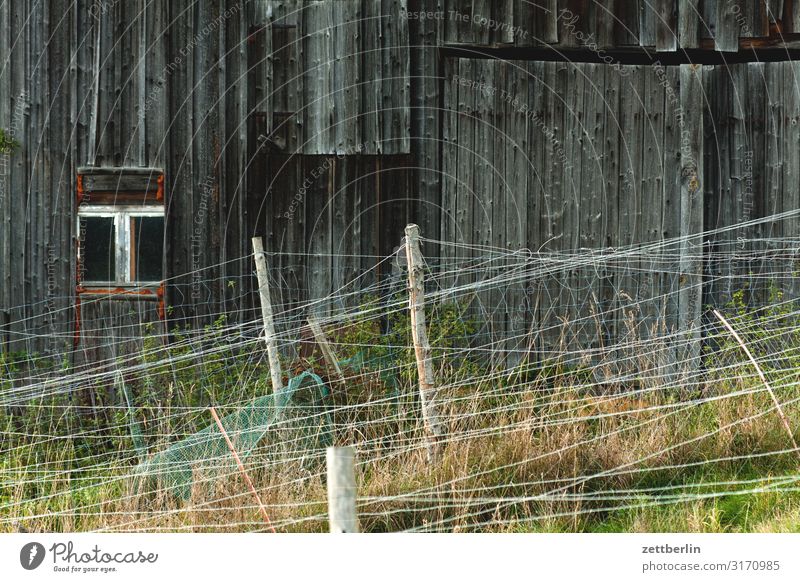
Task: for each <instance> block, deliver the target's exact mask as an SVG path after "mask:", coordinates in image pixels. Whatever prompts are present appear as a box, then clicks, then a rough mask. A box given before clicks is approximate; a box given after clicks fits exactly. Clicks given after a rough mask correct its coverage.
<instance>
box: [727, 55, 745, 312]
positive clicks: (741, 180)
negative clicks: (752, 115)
mask: <svg viewBox="0 0 800 582" xmlns="http://www.w3.org/2000/svg"><path fill="white" fill-rule="evenodd" d="M727 68H728V78H729V79H730V82H731V89H732V91H731V96H730V100H731V104H730V114H729V119H730V122H729V123H730V132H729V135H730V138H729V139H730V146H729V148H730V149H729V154H728V155H729V157H730V161H729V163H728V168H729V171H730V174H731V177H730V190H731V191H730V193H731V197H730V200H729V203H728V205H729V206H730V212H731V219H732V223H731V226H733V225H739V224H741V223H743V222H746V221H747V220H750V217H748V216H747V214H749V212H747V211H746V209H745V196H746V189H747V178H748V173H749V170H748V168H747V164H748V147H749V146H748V137H747V100H748V99H749V96H750V94H751V90H750V88H749V87H748V84H747V83H748V75H747V65H746V64H734V65H729V66H728V67H727ZM728 238H729V241H728V244H727V246H728V252H730V253H731V254H740V253H741V251H742V250H747V251H750V250H751V247H750V245H749V243H742V242H741V241H744V240H746V239H747V231H746V229H743V228H741V227H740V228H737V229H736V230H731V231H730V234H729V237H728ZM742 246H744V248H742ZM729 263H730V267H729V270H730V274H731V277H732V281H731V284H730V286H729V290H730V292H731V293H735V292H736V291H739V290H741V289H743V284H744V283H745V282H746V281H747V278H748V277H747V272H748V270H749V268H748V265H747V264H746V263H744V262H743V261H742V260H740V259H738V258H737V259H731V260H730V261H729ZM732 299H733V296H732V295H731V297H726V298H725V300H726V301H730V300H732Z"/></svg>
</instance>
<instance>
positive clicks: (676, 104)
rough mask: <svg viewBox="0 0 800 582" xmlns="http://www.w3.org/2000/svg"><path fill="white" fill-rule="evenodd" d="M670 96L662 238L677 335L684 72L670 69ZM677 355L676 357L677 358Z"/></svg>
mask: <svg viewBox="0 0 800 582" xmlns="http://www.w3.org/2000/svg"><path fill="white" fill-rule="evenodd" d="M665 73H666V77H665V82H666V87H667V88H666V94H665V96H664V137H663V158H664V162H663V165H664V182H663V187H664V193H663V206H662V210H661V212H662V215H663V220H662V227H663V231H662V233H661V236H662V237H663V240H664V255H663V256H662V257H661V260H660V268H659V271H661V285H660V289H661V292H662V293H664V294H665V296H666V297H665V306H664V307H665V310H664V317H665V321H664V330H665V331H666V332H667V333H668V334H673V333H675V332H676V331H677V330H678V316H679V314H678V311H679V309H680V304H679V283H678V279H679V266H678V264H677V263H678V261H677V260H676V258H675V257H676V256H677V255H678V250H679V244H680V243H679V242H678V241H679V240H680V223H681V180H682V178H681V163H680V162H681V123H682V120H683V117H682V116H683V115H684V113H683V111H682V109H681V102H680V95H681V93H680V68H679V67H667V68H666V71H665ZM675 355H676V354H674V353H673V354H672V356H673V357H674V356H675Z"/></svg>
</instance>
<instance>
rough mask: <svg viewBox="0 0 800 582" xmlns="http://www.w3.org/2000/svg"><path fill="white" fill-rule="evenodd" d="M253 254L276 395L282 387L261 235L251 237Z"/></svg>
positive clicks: (270, 370) (270, 369)
mask: <svg viewBox="0 0 800 582" xmlns="http://www.w3.org/2000/svg"><path fill="white" fill-rule="evenodd" d="M253 256H254V257H255V260H256V276H257V277H258V292H259V297H260V299H261V315H262V317H263V319H264V335H265V336H266V338H265V339H266V342H267V357H268V358H269V373H270V376H271V378H272V391H273V393H274V394H275V396H276V397H277V396H278V394H279V393H280V392H281V391H282V388H283V379H282V374H281V362H280V359H279V357H278V345H277V343H276V341H275V322H274V320H273V318H272V302H271V301H270V297H269V279H268V277H267V259H266V258H265V256H264V245H263V243H262V241H261V237H254V238H253Z"/></svg>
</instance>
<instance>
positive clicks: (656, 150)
mask: <svg viewBox="0 0 800 582" xmlns="http://www.w3.org/2000/svg"><path fill="white" fill-rule="evenodd" d="M421 11H426V12H432V13H433V14H434V17H433V18H428V17H425V18H423V17H420V16H419V14H420V12H421ZM797 12H798V6H797V3H796V2H787V1H783V2H777V1H772V0H770V1H769V2H744V1H742V0H736V1H732V2H730V3H727V2H725V3H723V2H717V3H712V2H708V1H705V0H703V1H694V0H687V1H681V2H677V1H670V0H665V1H659V2H644V1H641V0H638V1H630V2H623V1H622V0H616V1H615V2H609V3H596V2H578V1H573V0H559V1H556V0H546V1H543V2H536V3H535V4H534V3H530V2H527V1H519V0H501V1H497V2H495V1H491V2H489V1H488V0H469V1H463V0H340V1H338V0H337V1H333V0H326V1H323V2H305V1H301V0H228V1H220V2H202V3H201V2H195V1H190V0H173V1H169V2H168V1H166V0H156V1H146V0H126V1H125V2H114V1H111V0H104V1H102V2H101V1H99V0H77V1H74V2H66V1H64V0H46V1H34V0H19V1H18V2H17V1H15V2H13V3H11V2H5V3H2V4H0V127H2V128H4V129H8V130H10V131H11V133H12V136H13V137H14V138H15V139H16V140H17V141H19V142H21V143H22V148H21V149H20V150H18V151H16V152H15V153H14V154H13V155H12V156H10V157H7V158H4V164H5V163H6V162H7V165H8V168H7V170H6V168H5V166H0V169H2V170H3V171H0V185H2V190H0V220H1V221H2V222H0V224H1V225H2V230H1V231H0V266H1V267H2V271H0V275H1V278H0V324H1V325H2V332H1V333H0V341H1V342H2V343H3V345H4V347H5V349H11V350H14V351H17V350H26V351H31V352H33V351H43V350H44V351H53V352H57V351H61V350H63V349H68V348H69V347H71V346H72V341H73V336H74V329H75V325H74V317H75V310H74V305H75V301H74V300H75V270H76V268H75V252H74V250H75V236H76V233H75V220H74V214H75V210H76V208H75V204H76V203H75V175H76V170H77V168H78V167H79V166H91V165H97V166H102V167H117V166H133V167H144V168H149V167H155V168H162V169H163V170H164V173H165V176H166V194H167V205H166V212H167V234H166V236H167V249H166V256H165V263H166V265H165V266H166V273H167V277H168V285H167V290H168V297H167V303H168V306H169V308H170V309H169V316H170V321H171V323H172V324H175V325H180V324H184V323H191V324H193V325H194V324H197V323H198V322H204V321H207V320H208V318H209V317H213V316H215V315H217V314H220V313H227V314H228V315H229V316H230V317H232V318H235V317H240V318H245V319H246V318H250V317H254V316H255V313H254V305H253V296H252V285H253V278H252V276H251V271H252V265H251V259H250V249H249V240H250V237H251V236H252V235H264V236H265V237H266V242H267V248H268V250H269V251H271V252H280V253H283V255H282V256H281V257H280V258H276V259H275V260H276V261H277V264H276V265H274V268H275V271H274V272H275V273H276V276H279V278H280V282H281V284H282V286H283V287H284V291H283V293H284V297H282V299H281V304H282V305H287V306H291V305H297V304H298V303H299V302H301V301H303V300H305V299H311V298H319V297H324V296H326V295H327V294H329V293H331V292H332V291H334V290H336V289H338V288H339V287H340V286H341V284H343V283H344V282H346V281H347V280H348V278H349V277H352V276H357V275H359V274H361V273H364V272H366V271H368V269H369V268H370V267H371V266H372V265H373V264H375V263H376V262H377V261H378V258H379V257H381V256H385V255H386V254H388V253H389V252H391V251H392V249H393V248H394V246H395V245H396V244H397V243H398V242H399V239H400V236H401V234H402V233H401V231H402V226H403V225H404V223H405V222H406V221H415V222H417V223H419V224H420V226H421V229H422V232H423V235H424V236H425V237H427V238H429V239H441V240H445V241H449V242H450V243H455V244H456V245H462V244H463V245H473V244H478V245H493V246H497V247H500V248H503V249H509V250H513V249H520V248H529V249H532V250H533V251H541V253H542V256H549V257H551V258H552V257H555V258H556V259H558V260H559V261H562V262H561V263H558V262H556V263H553V264H551V267H552V269H551V272H550V276H547V277H540V278H539V279H538V280H533V281H516V282H514V283H513V284H511V285H509V286H508V288H507V289H504V290H503V291H502V292H500V291H499V290H493V291H487V292H481V293H479V294H478V297H477V299H478V301H479V302H480V303H481V304H483V305H484V306H491V307H490V308H489V309H484V310H483V312H484V314H485V315H486V316H487V320H488V321H489V324H488V325H487V329H485V330H483V333H486V334H492V333H493V334H495V337H497V338H500V339H498V342H501V344H502V345H506V346H508V347H509V349H511V348H520V346H521V345H522V344H521V343H520V342H521V341H522V340H519V341H517V340H515V338H514V337H513V336H523V335H524V334H525V333H527V332H528V331H529V330H532V329H533V330H535V331H536V334H535V344H534V349H536V350H538V351H540V352H542V353H547V352H550V351H552V350H554V349H557V347H558V346H560V345H561V344H562V342H566V344H567V345H569V346H570V347H574V348H587V349H590V348H593V347H598V346H599V345H600V344H601V343H603V344H604V345H607V343H608V342H614V341H616V339H619V338H622V337H625V336H624V334H625V333H627V330H626V329H624V326H623V324H622V323H621V322H622V321H623V319H624V317H623V316H624V315H625V314H626V313H627V312H626V309H627V307H626V305H636V307H635V309H637V310H639V311H638V312H637V317H638V318H639V319H638V320H637V321H638V331H637V333H643V334H645V335H646V334H647V330H649V329H651V328H653V327H655V326H662V327H666V328H669V329H673V328H675V329H679V330H685V331H686V332H687V333H693V332H692V330H693V325H694V323H695V322H696V320H697V319H698V318H699V314H700V310H701V306H702V304H703V303H704V302H707V301H711V300H713V301H715V302H720V301H721V302H724V301H726V300H727V298H729V297H730V295H731V292H732V287H731V285H732V284H733V283H732V281H733V280H734V279H735V278H736V277H735V276H734V275H736V273H744V272H745V271H746V270H748V269H749V268H750V267H748V266H743V265H740V264H737V265H729V266H724V265H722V266H720V265H719V264H717V263H714V264H713V269H715V270H708V269H707V272H705V273H703V271H702V264H703V255H702V248H703V247H702V245H701V243H702V237H694V238H688V239H686V238H684V239H677V240H673V239H675V237H681V236H683V237H687V236H689V237H691V236H692V235H694V234H696V233H700V232H702V231H703V229H704V228H705V229H713V228H715V227H716V226H719V225H733V224H737V223H738V222H741V221H743V220H746V219H748V218H750V217H752V218H758V217H759V216H765V215H767V214H769V213H771V212H773V211H778V210H781V209H793V208H796V207H797V205H798V204H800V199H799V198H800V184H798V179H797V175H798V171H799V170H798V165H799V164H800V162H798V159H797V157H798V155H800V154H797V152H798V151H800V148H798V147H797V146H798V142H797V140H798V134H797V131H798V130H797V128H798V123H797V119H798V113H797V109H798V104H797V100H798V98H797V86H798V84H797V83H796V79H795V73H796V67H795V66H794V65H793V64H790V63H744V64H736V65H730V66H726V65H724V64H718V65H715V66H713V67H695V66H691V65H680V66H670V67H665V68H664V67H660V66H657V65H635V66H634V65H622V64H619V63H618V62H614V63H613V64H610V65H605V64H594V63H589V62H580V61H581V60H587V61H591V60H593V59H596V58H597V56H598V51H599V49H601V48H605V47H607V48H614V49H620V51H619V53H620V54H622V52H624V51H632V52H635V53H636V54H637V55H638V56H639V58H651V59H652V60H654V61H655V60H656V59H657V58H659V57H660V55H661V54H663V51H672V50H677V49H697V50H698V51H700V52H704V54H712V55H714V54H716V53H717V52H718V51H733V50H737V49H739V55H738V56H739V57H742V58H744V56H746V55H747V54H752V55H755V53H752V50H750V48H746V49H745V48H742V47H743V46H744V47H752V46H765V47H774V46H784V47H789V48H791V47H794V46H795V43H796V42H797V39H798V38H799V37H798V36H797V34H798V33H800V24H798V17H797ZM414 14H416V15H417V16H416V17H415V16H414ZM436 15H438V16H436ZM575 17H577V18H575ZM490 20H491V22H490ZM796 31H797V32H796ZM743 39H744V41H743ZM455 45H459V46H463V45H468V47H470V49H474V50H475V51H476V52H475V56H476V58H469V59H468V58H456V57H454V56H452V51H451V50H450V48H451V47H453V46H455ZM494 45H497V46H501V47H506V46H507V47H523V48H524V47H542V46H545V47H546V46H548V45H550V46H554V47H555V48H557V49H567V48H569V49H571V50H573V52H571V53H570V58H571V59H573V61H574V62H569V60H564V61H563V62H534V61H527V62H525V61H519V60H515V61H509V62H505V61H501V60H491V59H485V58H477V57H482V56H485V55H482V54H481V49H482V48H484V47H490V46H494ZM642 47H644V48H645V49H647V50H641V49H642ZM651 48H655V49H656V51H655V52H652V51H650V49H651ZM575 51H577V52H575ZM581 51H582V52H581ZM748 51H749V52H748ZM529 52H530V51H529ZM649 53H652V55H651V57H647V54H649ZM531 54H534V53H533V52H531ZM676 54H680V50H679V51H678V53H676ZM772 54H773V55H774V54H775V53H774V52H773V53H772ZM581 56H583V57H585V58H583V59H582V58H581ZM757 56H758V55H755V56H753V59H754V60H755V59H756V58H757ZM684 60H685V59H684ZM720 62H721V61H720ZM459 79H464V80H465V81H464V84H461V83H459V82H457V81H458V80H459ZM473 82H475V83H476V86H473V85H472V83H473ZM508 96H511V98H510V99H509V98H508ZM678 114H681V115H682V116H683V117H680V116H679V115H678ZM682 123H683V125H681V124H682ZM684 142H686V143H688V144H689V145H688V146H687V147H686V148H683V147H682V145H681V144H683V143H684ZM744 152H748V153H747V157H746V159H745V155H744ZM745 165H746V166H747V168H749V170H748V171H749V172H750V174H752V180H751V182H752V186H751V187H750V190H751V191H747V192H746V191H745V189H746V188H748V186H746V185H745V184H744V183H743V181H742V175H743V172H744V171H745V170H746V169H747V168H745V167H744V166H745ZM311 173H314V174H315V175H314V176H313V179H312V180H310V183H309V184H308V185H307V186H305V187H304V183H305V182H306V179H307V177H308V175H309V174H311ZM745 173H746V172H745ZM301 191H302V194H300V193H301ZM748 196H749V197H751V198H752V200H750V199H749V198H748ZM751 202H752V204H751ZM759 228H760V229H758V230H755V231H752V232H751V231H748V232H749V233H750V234H753V233H755V234H756V235H758V236H765V237H768V236H771V235H775V236H776V237H777V236H784V235H790V236H792V235H793V234H795V232H796V229H797V226H796V223H795V222H792V223H791V224H789V223H788V222H784V223H782V224H780V225H778V224H776V225H773V226H772V227H769V228H768V227H763V228H762V227H759ZM734 240H738V239H737V238H736V231H732V233H731V234H725V235H719V236H717V235H715V236H714V237H713V239H712V240H711V241H708V242H710V243H712V244H713V245H717V246H720V245H721V247H720V248H722V247H724V246H725V245H728V246H730V245H731V244H733V241H734ZM670 241H671V242H670ZM649 244H652V245H655V247H656V248H660V249H661V251H659V252H661V255H659V254H658V253H654V254H653V256H647V255H643V254H642V253H639V254H638V255H636V256H624V255H619V256H614V252H615V249H620V248H635V247H636V246H639V247H641V246H642V245H649ZM659 245H661V246H659ZM665 245H666V246H665ZM581 249H591V250H592V251H591V252H596V254H597V256H598V257H599V258H602V259H603V260H601V261H599V262H598V261H592V263H591V266H590V265H589V264H586V265H580V264H576V266H575V268H565V264H566V263H564V262H563V261H570V260H573V259H574V257H576V256H583V255H585V251H581ZM425 252H426V254H427V255H429V256H431V257H439V256H442V257H443V258H444V259H445V260H453V261H458V260H461V259H462V258H468V255H469V253H468V252H467V250H466V249H465V248H459V247H458V246H456V247H453V246H442V247H441V248H436V247H432V246H430V245H428V246H426V249H425ZM548 260H550V259H548ZM542 264H543V265H544V266H546V265H547V263H545V262H543V263H542ZM597 265H601V267H597ZM708 265H709V263H708V261H706V266H707V267H708ZM495 267H496V268H499V267H500V265H499V264H498V265H496V266H495ZM726 269H727V270H726ZM382 274H383V273H378V276H380V275H382ZM736 276H737V277H738V275H736ZM704 278H705V279H704ZM743 278H744V277H742V279H743ZM703 280H705V282H706V285H705V287H703V286H702V283H703ZM365 282H368V281H366V280H365ZM452 282H453V283H458V282H460V280H459V279H455V280H454V281H452ZM466 282H468V280H467V281H466ZM726 286H727V287H726ZM701 291H702V292H704V293H705V294H704V295H701ZM665 294H666V300H665V299H664V297H662V296H664V295H665ZM131 305H133V303H131V304H130V305H129V304H126V303H125V302H124V301H123V302H120V301H118V300H115V301H113V302H109V303H108V305H107V306H103V305H102V303H98V304H97V306H96V307H97V308H96V309H94V307H93V308H92V309H94V311H95V312H96V313H98V314H103V313H106V314H111V313H112V312H114V313H116V315H114V316H113V317H118V318H123V317H128V318H129V319H130V318H131V317H132V318H133V319H132V320H131V321H133V320H135V319H136V318H137V317H138V318H139V319H140V320H141V321H142V322H148V321H151V320H152V315H153V305H150V304H147V305H146V306H144V304H142V305H138V306H137V305H133V307H134V310H133V315H132V314H131V313H130V310H129V307H131ZM126 309H127V310H128V311H125V310H126ZM104 310H106V311H104ZM115 310H121V311H119V313H117V312H116V311H115ZM603 311H605V312H608V313H611V314H613V316H609V317H605V318H602V319H598V318H597V317H595V314H596V313H598V312H603ZM137 314H138V315H137ZM85 315H86V316H87V321H86V322H85V325H84V326H83V328H82V337H83V338H84V339H87V338H92V337H102V336H103V333H102V327H103V325H105V323H104V322H105V321H106V316H105V315H103V316H97V317H95V316H93V315H91V316H90V315H89V313H88V312H87V313H86V314H85ZM109 317H112V316H111V315H109ZM198 318H199V319H198ZM565 320H566V321H571V322H573V324H574V325H572V327H571V331H570V333H569V334H568V337H566V338H562V336H561V330H562V329H563V327H564V326H563V322H564V321H565ZM120 321H122V319H120ZM126 321H127V320H126ZM92 322H94V323H92ZM126 325H127V324H126ZM598 329H599V330H600V331H599V332H598ZM503 338H507V339H503ZM517 339H518V338H517ZM525 341H527V338H526V339H525ZM95 347H96V346H95V345H94V344H91V342H90V344H85V343H84V344H82V345H81V349H82V350H85V351H88V352H92V351H93V350H95ZM114 353H116V352H115V351H114V350H111V351H110V352H109V354H110V355H114Z"/></svg>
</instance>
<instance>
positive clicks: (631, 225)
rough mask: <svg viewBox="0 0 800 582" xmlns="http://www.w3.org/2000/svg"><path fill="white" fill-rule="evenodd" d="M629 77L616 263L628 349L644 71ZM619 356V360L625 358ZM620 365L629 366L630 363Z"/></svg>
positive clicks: (623, 100)
mask: <svg viewBox="0 0 800 582" xmlns="http://www.w3.org/2000/svg"><path fill="white" fill-rule="evenodd" d="M629 70H630V74H629V75H626V76H625V77H623V78H622V80H621V88H620V105H619V107H620V120H621V123H620V136H619V140H620V141H619V148H620V190H619V210H618V213H619V214H618V225H619V235H618V241H619V243H618V244H619V245H620V247H621V249H622V250H624V251H625V253H626V254H625V255H623V256H622V257H620V259H619V266H618V269H619V283H618V292H617V296H616V300H617V302H618V306H619V307H618V309H617V317H618V330H617V341H618V343H619V344H621V346H622V347H624V348H627V347H629V346H630V344H631V342H635V341H636V340H637V338H636V337H635V335H634V334H635V331H636V330H631V329H629V328H628V322H629V318H628V314H629V313H631V312H633V313H634V314H635V316H637V317H638V313H637V311H636V310H637V307H636V306H637V302H638V300H639V297H638V291H639V276H638V270H639V262H638V257H636V256H635V255H634V254H633V253H635V252H636V246H637V243H638V241H639V240H640V237H641V235H642V208H641V201H642V193H641V177H642V158H643V151H642V150H643V148H642V144H643V138H644V132H645V113H644V111H643V110H644V89H645V75H646V73H647V68H645V67H641V66H632V67H630V68H629ZM627 355H628V354H627V353H625V352H620V353H619V357H620V358H621V357H624V356H627ZM619 365H623V366H629V365H631V363H630V362H620V364H619Z"/></svg>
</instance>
